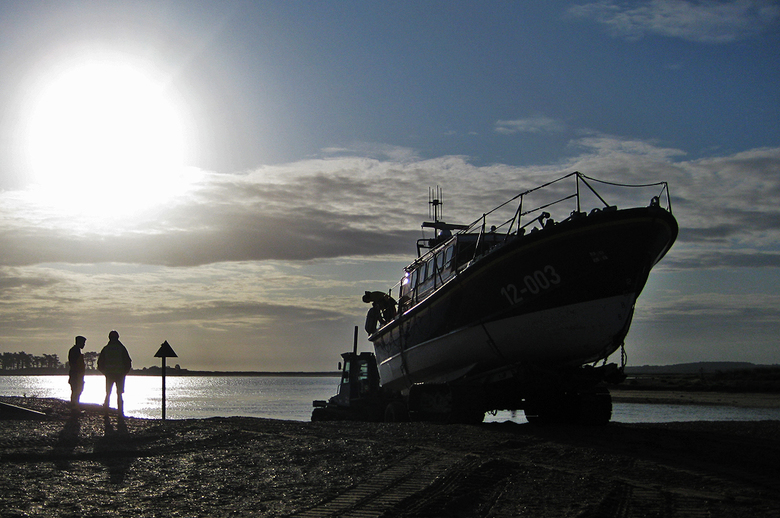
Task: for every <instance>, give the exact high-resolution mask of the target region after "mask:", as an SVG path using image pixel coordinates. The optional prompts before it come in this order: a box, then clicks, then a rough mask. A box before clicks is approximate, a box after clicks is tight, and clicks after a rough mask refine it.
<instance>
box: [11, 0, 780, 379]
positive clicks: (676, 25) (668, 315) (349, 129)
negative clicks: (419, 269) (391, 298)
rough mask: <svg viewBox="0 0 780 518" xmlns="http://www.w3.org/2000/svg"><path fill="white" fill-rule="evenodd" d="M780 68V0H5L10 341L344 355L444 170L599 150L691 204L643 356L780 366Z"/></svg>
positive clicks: (510, 174)
mask: <svg viewBox="0 0 780 518" xmlns="http://www.w3.org/2000/svg"><path fill="white" fill-rule="evenodd" d="M778 63H780V3H778V2H777V1H769V0H736V1H715V0H713V1H673V0H656V1H616V0H601V1H594V2H589V1H587V0H581V1H575V2H565V1H555V2H518V1H512V2H510V1H497V2H476V1H475V2H464V1H457V2H450V1H446V2H438V1H427V2H401V1H398V2H384V1H381V2H380V1H339V2H336V1H321V2H310V1H304V2H298V1H294V0H292V1H284V2H282V1H275V2H238V1H225V2H197V1H186V2H185V1H181V2H177V1H169V2H164V1H155V2H140V1H139V2H110V1H95V2H89V1H73V2H68V1H61V2H37V1H33V0H30V1H26V2H17V1H0V70H2V73H1V74H0V352H16V351H25V352H27V353H33V354H44V353H47V354H49V353H58V354H59V355H60V357H61V358H64V357H65V356H66V354H67V349H68V347H69V346H70V345H71V344H72V343H73V336H74V335H76V334H83V335H85V336H87V338H88V341H87V349H86V350H99V349H100V347H102V345H103V344H104V343H105V341H106V337H107V334H108V332H109V331H110V330H111V329H117V330H118V331H119V332H120V334H121V338H122V340H123V342H124V343H125V344H126V345H127V346H128V348H129V349H130V352H131V355H132V356H133V358H134V364H135V366H136V367H143V366H151V365H157V364H158V360H156V359H155V358H153V355H154V353H155V352H156V350H157V348H158V347H159V345H160V344H161V343H162V342H163V340H168V342H170V344H171V345H172V346H173V348H174V349H175V350H176V352H177V353H178V355H179V358H178V359H177V360H176V363H179V364H181V365H182V367H187V368H191V369H219V370H327V369H333V368H334V366H335V364H336V362H337V361H338V359H339V357H338V354H339V353H340V352H342V351H345V350H348V349H350V348H351V341H352V328H353V326H355V325H360V326H361V327H362V324H363V319H364V314H365V310H366V306H365V305H364V304H363V303H362V302H361V300H360V297H361V294H362V293H363V291H364V290H387V289H388V288H389V287H391V286H392V285H393V284H395V282H396V281H397V280H398V278H399V277H400V273H401V268H402V267H403V266H404V265H405V264H406V263H407V262H408V261H410V260H411V259H412V258H413V257H414V254H415V248H414V243H415V240H416V239H417V238H418V237H420V222H421V221H422V220H424V219H427V216H428V208H427V205H426V202H427V198H428V188H429V187H435V186H440V187H442V189H443V190H444V200H445V206H444V210H445V216H447V218H448V219H450V220H458V222H470V221H472V220H473V219H475V218H476V217H478V216H479V215H480V214H481V213H482V212H484V211H485V210H487V209H489V208H491V207H492V206H493V205H496V204H498V203H500V202H502V201H504V200H505V199H506V198H508V194H510V193H514V192H519V191H520V190H523V189H525V188H528V187H531V186H533V185H534V184H535V183H537V182H543V181H547V180H550V179H553V178H556V177H558V176H561V175H563V174H565V173H568V172H571V171H576V170H578V171H581V172H583V173H585V174H588V175H590V176H595V177H597V178H601V179H604V180H608V181H613V182H633V183H648V182H655V181H661V180H664V181H667V182H669V187H670V191H671V196H672V207H673V211H674V214H675V216H676V217H677V219H678V220H679V222H680V227H681V231H680V236H679V239H678V241H677V243H676V245H675V247H674V248H673V249H672V251H671V252H670V254H669V255H668V256H667V257H666V258H665V259H664V260H663V262H662V263H661V264H659V266H658V267H657V268H656V269H655V270H654V271H653V273H652V275H651V279H650V282H649V283H648V285H647V287H646V289H645V292H644V293H643V295H642V296H641V297H640V299H639V302H638V304H637V311H636V316H635V319H634V325H633V327H632V329H631V332H630V334H629V336H628V338H627V341H626V345H627V352H628V357H629V363H630V364H631V365H643V364H670V363H678V362H692V361H702V360H739V361H749V362H755V363H780V348H779V347H778V333H777V329H778V324H780V269H779V267H780V66H779V65H778ZM648 200H649V198H647V199H644V200H642V201H641V203H646V202H647V201H648ZM621 201H622V200H621ZM360 336H361V350H370V344H369V343H368V342H367V341H366V340H365V338H364V337H365V334H364V333H362V332H361V334H360Z"/></svg>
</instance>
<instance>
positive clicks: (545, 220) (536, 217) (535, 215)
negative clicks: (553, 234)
mask: <svg viewBox="0 0 780 518" xmlns="http://www.w3.org/2000/svg"><path fill="white" fill-rule="evenodd" d="M571 178H574V180H575V181H574V191H573V192H572V191H571V190H566V188H565V187H563V188H560V187H561V185H560V184H563V183H564V182H565V181H566V180H570V179H571ZM592 184H600V185H601V186H602V187H606V188H607V189H609V190H610V191H614V192H613V196H614V197H615V198H618V199H616V200H615V203H614V204H610V203H609V202H608V201H607V200H606V199H605V197H604V196H602V194H600V193H599V192H598V191H597V190H596V189H595V188H594V187H593V185H592ZM652 188H657V189H656V192H657V194H655V195H653V196H651V198H650V204H651V205H652V204H656V205H659V206H661V207H662V208H664V209H666V210H667V211H668V212H671V211H672V201H671V197H670V195H669V185H668V184H667V182H656V183H648V184H620V183H615V182H606V181H603V180H599V179H596V178H593V177H590V176H586V175H584V174H582V173H580V172H578V171H575V172H573V173H569V174H567V175H566V176H563V177H561V178H558V179H556V180H553V181H551V182H548V183H545V184H543V185H540V186H538V187H535V188H533V189H529V190H527V191H524V192H521V193H519V194H517V195H515V196H513V197H512V198H510V199H509V200H507V201H505V202H504V203H502V204H501V205H499V206H497V207H495V208H494V209H492V210H491V211H489V212H486V213H484V214H483V215H482V217H480V218H478V219H476V220H474V221H473V222H472V223H470V224H469V225H468V228H466V229H465V230H461V231H460V232H459V233H461V234H471V233H479V234H480V235H483V234H485V233H486V232H494V233H495V232H501V233H504V234H505V235H506V236H511V235H515V234H517V233H518V232H519V233H520V234H522V233H523V231H524V230H525V229H526V228H528V227H532V226H534V225H539V227H542V228H543V227H544V226H546V225H548V224H554V222H555V221H556V220H555V219H554V217H553V215H551V211H553V210H556V209H557V212H558V213H559V214H562V215H563V216H564V217H562V218H560V219H558V221H565V220H567V219H570V218H576V217H580V216H582V215H585V214H586V212H583V207H584V204H585V202H587V201H588V198H589V196H588V195H590V198H595V200H598V203H591V204H590V207H591V212H592V211H598V210H614V208H616V207H617V202H623V201H628V200H630V197H627V196H625V195H623V194H621V193H618V192H617V191H622V190H626V189H634V190H638V189H643V190H644V192H645V193H647V191H648V190H649V189H652ZM603 190H604V189H602V192H603ZM543 192H544V193H545V194H546V195H541V194H542V193H543ZM532 197H537V199H536V203H529V199H530V198H532ZM566 202H569V203H573V204H574V206H573V207H572V206H571V205H570V204H567V203H566ZM629 203H630V202H629ZM621 204H622V203H621ZM529 206H530V207H531V208H528V207H529ZM637 206H638V205H637ZM515 207H516V208H515ZM508 208H509V209H511V215H510V216H509V217H506V213H507V209H508ZM561 209H562V210H561ZM567 212H568V213H567Z"/></svg>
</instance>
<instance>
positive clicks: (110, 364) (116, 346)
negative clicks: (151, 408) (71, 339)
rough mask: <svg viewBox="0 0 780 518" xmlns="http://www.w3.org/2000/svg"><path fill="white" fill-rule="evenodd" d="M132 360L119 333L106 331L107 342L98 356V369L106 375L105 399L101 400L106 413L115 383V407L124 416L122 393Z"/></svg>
mask: <svg viewBox="0 0 780 518" xmlns="http://www.w3.org/2000/svg"><path fill="white" fill-rule="evenodd" d="M132 363H133V362H132V360H131V359H130V354H129V353H128V352H127V349H126V348H125V346H124V345H123V344H122V342H120V341H119V333H117V332H116V331H111V332H110V333H108V343H107V344H106V346H105V347H103V350H101V351H100V355H99V356H98V362H97V365H98V370H99V371H100V372H102V373H103V374H104V375H105V377H106V400H105V401H104V402H103V410H104V412H106V414H108V400H109V398H110V397H111V389H112V387H113V386H114V385H116V407H117V410H119V415H120V416H124V402H123V401H122V394H123V393H124V392H125V376H127V373H128V372H130V367H131V366H132Z"/></svg>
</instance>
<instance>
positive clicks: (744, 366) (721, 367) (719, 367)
mask: <svg viewBox="0 0 780 518" xmlns="http://www.w3.org/2000/svg"><path fill="white" fill-rule="evenodd" d="M772 367H775V368H776V367H777V365H758V364H755V363H750V362H695V363H677V364H674V365H642V366H638V367H626V374H629V375H631V374H701V373H704V374H714V373H717V372H729V371H739V370H750V369H764V368H772Z"/></svg>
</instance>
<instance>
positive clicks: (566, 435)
mask: <svg viewBox="0 0 780 518" xmlns="http://www.w3.org/2000/svg"><path fill="white" fill-rule="evenodd" d="M666 396H669V394H666ZM619 397H621V396H620V395H619V394H616V398H619ZM643 397H645V398H646V399H650V398H652V395H651V394H644V396H643ZM770 399H771V398H770ZM775 399H776V397H775ZM0 401H2V402H5V403H10V404H14V405H18V406H23V407H26V408H31V409H35V410H38V411H40V412H42V413H43V414H45V418H42V419H18V418H8V417H7V416H6V418H3V419H0V428H2V434H0V437H2V438H1V439H0V463H2V471H1V472H0V511H1V513H0V514H2V516H4V517H22V516H58V517H71V516H72V517H76V516H79V517H83V516H122V517H128V516H150V517H151V516H154V517H169V516H170V517H173V516H181V517H190V516H204V517H219V516H225V517H227V516H274V517H277V516H278V517H282V516H302V517H326V516H332V517H348V516H355V517H371V516H373V517H382V516H384V517H461V516H462V517H470V516H480V517H483V516H484V517H489V516H495V517H505V516H506V517H509V516H531V517H542V518H544V517H560V516H572V517H584V518H588V517H594V518H595V517H633V516H660V517H678V516H679V517H688V516H691V517H699V516H710V517H718V516H723V517H742V516H744V517H748V516H749V517H751V518H754V517H761V516H780V433H778V432H780V422H778V421H754V422H689V423H661V424H621V423H610V424H609V425H607V426H601V427H586V426H562V425H560V426H538V425H536V426H535V425H530V424H517V423H490V424H482V425H474V426H467V425H444V424H434V423H350V422H326V423H310V422H298V421H282V420H270V419H258V418H242V417H230V418H212V419H187V420H167V421H161V420H147V419H135V418H130V417H128V418H124V419H121V418H119V417H118V416H117V415H115V414H113V413H112V414H110V415H109V416H108V417H106V416H104V414H103V413H102V411H101V409H100V407H96V406H89V405H84V411H83V413H82V414H81V415H78V416H71V415H70V412H69V410H68V408H67V403H66V402H64V401H60V400H56V399H43V398H29V399H25V398H10V397H2V398H0ZM757 404H759V403H757ZM762 404H767V403H762Z"/></svg>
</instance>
